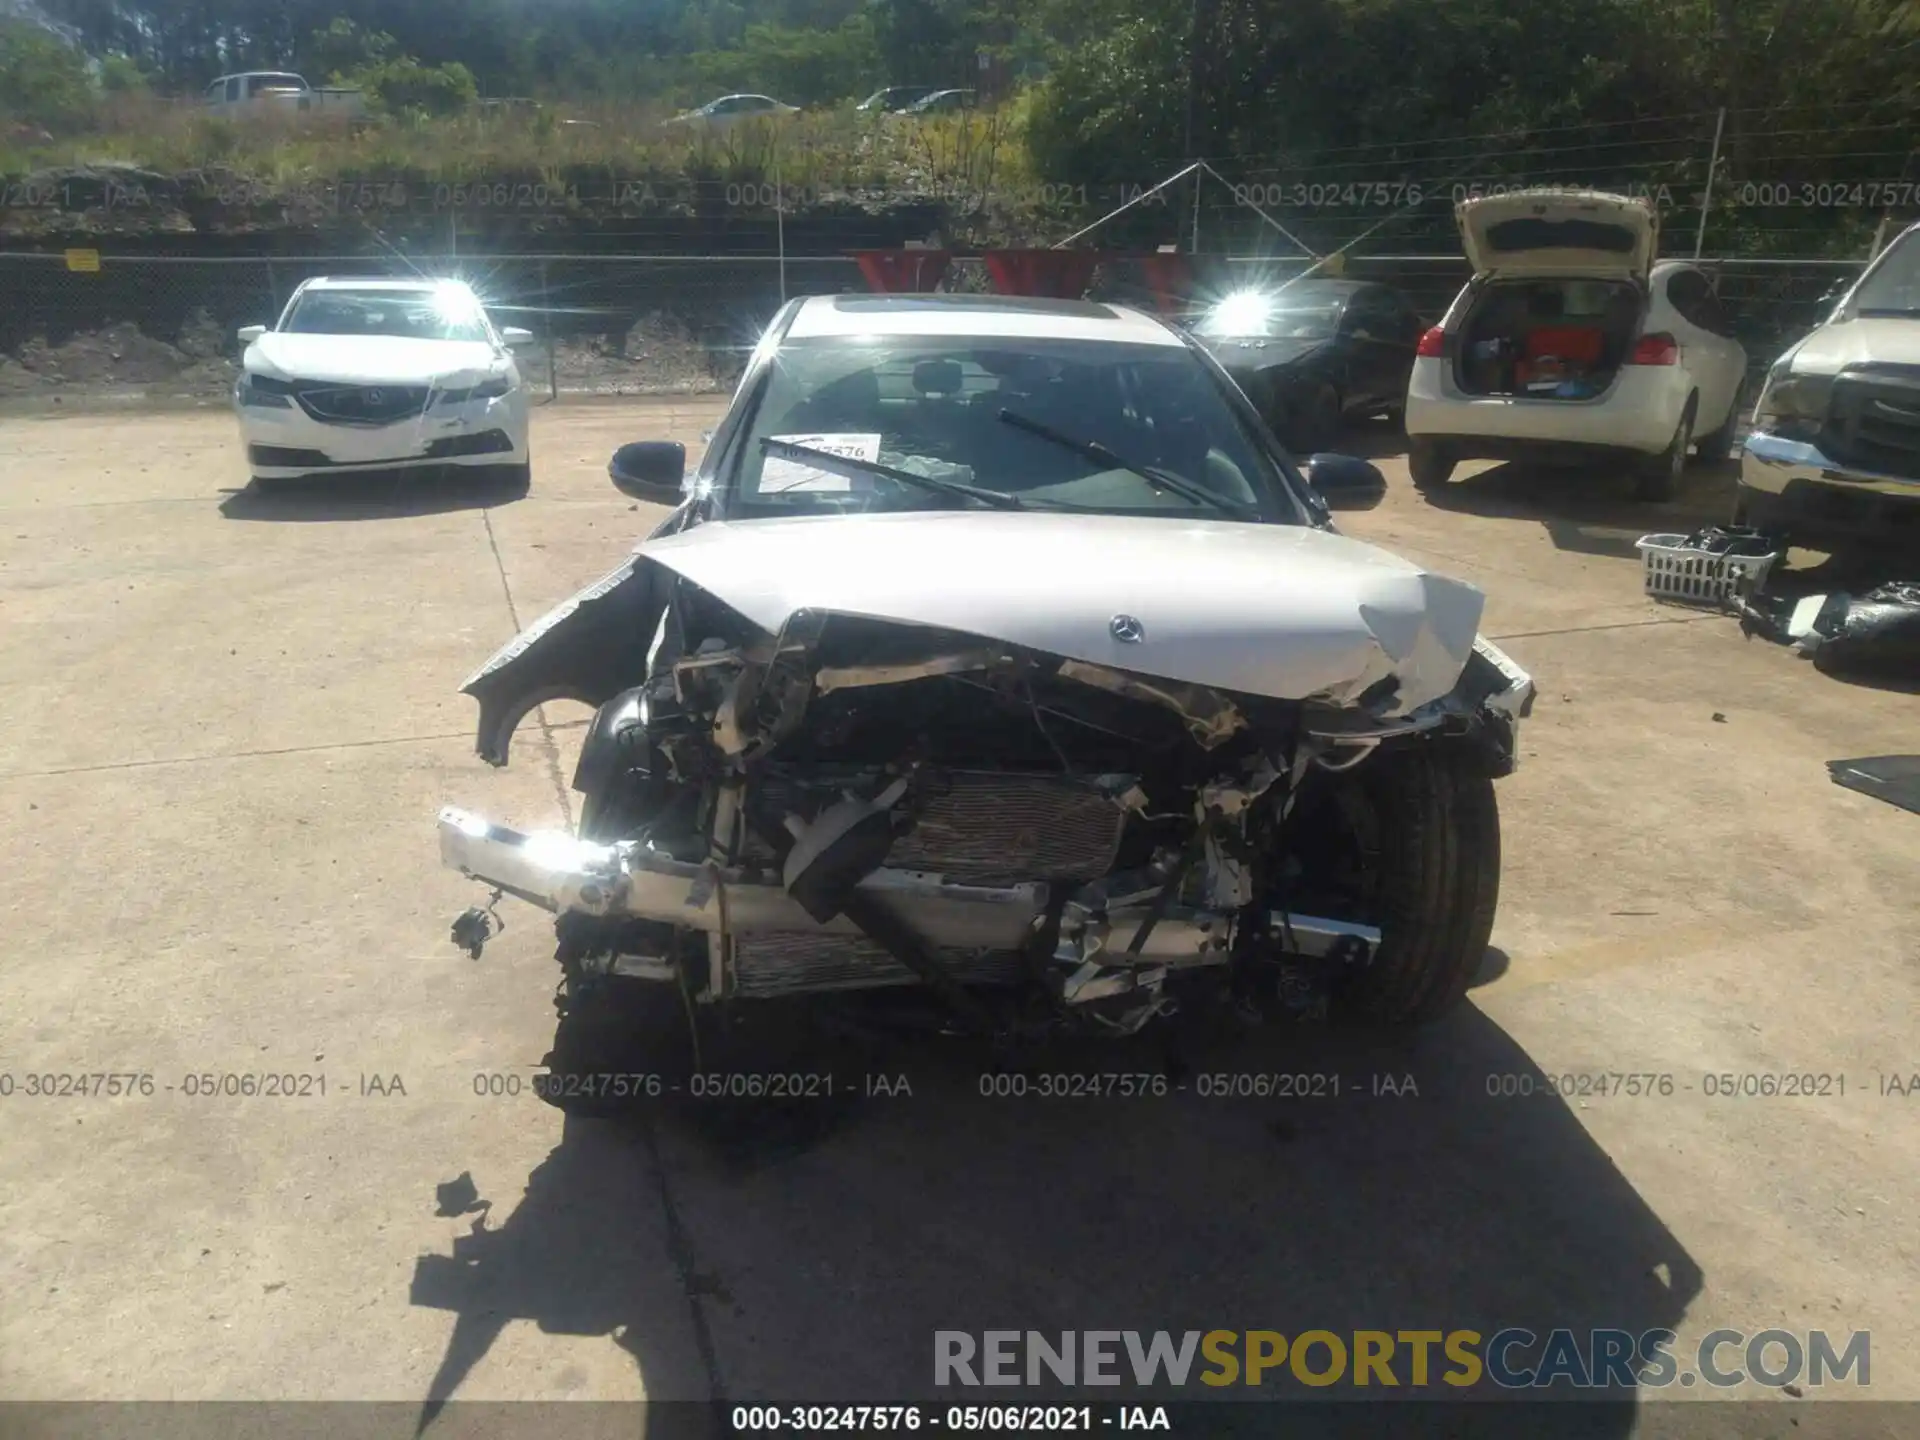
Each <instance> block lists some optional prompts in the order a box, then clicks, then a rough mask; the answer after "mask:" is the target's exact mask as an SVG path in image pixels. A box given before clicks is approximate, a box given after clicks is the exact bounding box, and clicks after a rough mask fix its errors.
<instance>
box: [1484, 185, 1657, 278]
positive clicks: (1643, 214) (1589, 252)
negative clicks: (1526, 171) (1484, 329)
mask: <svg viewBox="0 0 1920 1440" xmlns="http://www.w3.org/2000/svg"><path fill="white" fill-rule="evenodd" d="M1454 222H1455V223H1456V224H1457V225H1459V227H1460V240H1461V243H1462V245H1464V246H1465V247H1466V252H1467V259H1468V260H1470V261H1471V262H1472V263H1473V273H1474V278H1475V279H1478V280H1491V279H1502V280H1519V279H1526V278H1529V277H1532V276H1549V275H1551V276H1555V277H1567V278H1572V277H1576V276H1579V277H1586V278H1590V279H1595V280H1632V281H1638V282H1639V283H1640V284H1642V285H1644V284H1645V283H1646V281H1647V274H1648V272H1649V271H1650V270H1652V268H1653V257H1654V252H1655V250H1656V249H1657V248H1658V245H1659V237H1660V218H1659V216H1658V214H1657V213H1656V212H1655V211H1654V209H1653V207H1652V206H1651V205H1649V204H1647V203H1646V202H1645V201H1643V200H1634V199H1630V198H1629V197H1627V196H1625V195H1607V194H1603V193H1602V192H1600V191H1597V190H1530V191H1522V192H1519V193H1516V194H1511V195H1489V196H1485V197H1483V198H1481V199H1477V200H1463V201H1461V202H1460V204H1458V205H1457V206H1455V207H1454Z"/></svg>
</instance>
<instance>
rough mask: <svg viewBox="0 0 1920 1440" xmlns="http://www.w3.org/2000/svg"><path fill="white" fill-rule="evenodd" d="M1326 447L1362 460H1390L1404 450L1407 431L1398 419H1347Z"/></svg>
mask: <svg viewBox="0 0 1920 1440" xmlns="http://www.w3.org/2000/svg"><path fill="white" fill-rule="evenodd" d="M1326 448H1327V449H1328V450H1330V451H1332V452H1333V453H1334V454H1336V455H1357V456H1359V457H1360V458H1361V459H1362V460H1391V459H1393V458H1395V457H1396V456H1400V455H1404V454H1406V453H1407V432H1406V431H1405V430H1404V429H1402V428H1401V425H1400V421H1399V420H1398V419H1393V420H1378V419H1372V420H1349V421H1347V422H1346V423H1345V424H1344V425H1342V426H1341V427H1340V433H1339V434H1338V435H1337V436H1335V437H1334V439H1333V442H1332V443H1331V444H1329V445H1328V446H1327V447H1326Z"/></svg>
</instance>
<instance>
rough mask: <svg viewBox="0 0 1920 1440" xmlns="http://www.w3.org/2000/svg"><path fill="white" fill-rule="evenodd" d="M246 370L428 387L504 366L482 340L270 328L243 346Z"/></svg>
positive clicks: (350, 381) (352, 382)
mask: <svg viewBox="0 0 1920 1440" xmlns="http://www.w3.org/2000/svg"><path fill="white" fill-rule="evenodd" d="M244 363H245V365H246V368H247V369H248V370H257V371H264V372H265V373H267V374H272V375H277V376H280V377H283V378H286V379H292V380H337V381H339V382H341V383H343V384H355V385H381V384H385V385H427V384H431V383H432V382H433V381H435V380H439V379H442V378H445V377H450V376H467V375H474V374H476V373H478V374H485V373H487V372H489V371H492V370H496V369H503V368H505V366H504V362H503V361H502V360H501V358H500V357H499V355H498V353H497V352H496V351H495V350H494V348H493V347H492V346H491V345H488V344H486V343H485V342H484V341H480V340H407V339H401V338H399V337H394V336H379V335H299V334H292V333H289V332H286V331H278V330H275V331H269V332H268V333H267V334H265V335H262V336H261V337H260V338H259V339H258V340H256V341H254V342H253V344H252V345H250V346H249V347H248V348H247V354H246V357H245V360H244Z"/></svg>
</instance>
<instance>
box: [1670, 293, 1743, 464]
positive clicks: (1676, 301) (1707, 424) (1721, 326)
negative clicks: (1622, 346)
mask: <svg viewBox="0 0 1920 1440" xmlns="http://www.w3.org/2000/svg"><path fill="white" fill-rule="evenodd" d="M1657 288H1658V289H1659V290H1660V291H1661V292H1662V293H1661V294H1660V295H1656V297H1655V302H1656V303H1655V306H1654V313H1653V315H1652V316H1650V317H1649V320H1650V324H1649V328H1650V329H1657V330H1668V331H1671V332H1672V333H1673V336H1674V338H1675V339H1676V340H1678V341H1679V342H1680V349H1681V361H1682V363H1683V364H1685V366H1686V367H1687V373H1688V374H1689V375H1690V376H1691V377H1692V379H1693V384H1694V388H1695V389H1696V390H1698V391H1699V394H1700V403H1699V407H1698V409H1697V411H1696V412H1695V415H1694V430H1695V432H1696V433H1699V434H1705V433H1706V432H1708V431H1710V430H1715V429H1718V428H1719V426H1720V423H1721V422H1722V421H1724V420H1725V419H1726V418H1727V411H1728V409H1729V408H1730V407H1731V406H1732V405H1733V403H1734V397H1735V395H1736V394H1737V393H1738V392H1739V389H1740V382H1741V380H1742V379H1744V378H1745V374H1746V352H1745V351H1744V350H1742V349H1741V347H1740V346H1739V344H1738V343H1737V342H1736V341H1735V340H1734V339H1733V337H1732V336H1731V335H1728V334H1725V333H1724V331H1725V330H1726V329H1727V328H1728V327H1727V321H1726V318H1725V315H1724V313H1723V312H1722V310H1721V308H1720V304H1719V300H1718V298H1717V297H1716V296H1715V295H1714V293H1713V284H1712V282H1711V281H1709V280H1708V279H1707V276H1706V273H1705V272H1704V271H1702V270H1698V269H1695V268H1694V267H1693V266H1691V265H1681V266H1676V267H1675V268H1674V269H1672V270H1669V271H1667V272H1665V273H1664V274H1662V275H1661V276H1659V277H1658V284H1657ZM1663 299H1664V301H1665V303H1664V304H1661V303H1659V302H1660V301H1661V300H1663Z"/></svg>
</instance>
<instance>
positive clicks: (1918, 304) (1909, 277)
mask: <svg viewBox="0 0 1920 1440" xmlns="http://www.w3.org/2000/svg"><path fill="white" fill-rule="evenodd" d="M1849 308H1851V309H1852V310H1853V312H1854V313H1855V314H1859V315H1866V314H1876V313H1877V314H1881V315H1887V314H1892V315H1920V231H1915V232H1912V233H1910V234H1907V235H1903V236H1901V237H1900V238H1899V239H1898V240H1896V241H1894V242H1893V245H1892V246H1891V247H1890V248H1889V249H1888V251H1887V253H1886V255H1885V257H1884V258H1883V259H1882V260H1881V262H1880V263H1879V264H1878V265H1876V266H1875V267H1874V269H1873V273H1872V274H1871V275H1869V276H1867V278H1866V279H1865V280H1863V281H1861V282H1860V288H1859V289H1858V290H1856V291H1854V293H1853V300H1852V303H1851V305H1850V307H1849Z"/></svg>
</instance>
